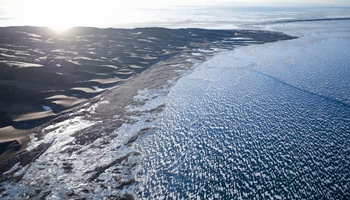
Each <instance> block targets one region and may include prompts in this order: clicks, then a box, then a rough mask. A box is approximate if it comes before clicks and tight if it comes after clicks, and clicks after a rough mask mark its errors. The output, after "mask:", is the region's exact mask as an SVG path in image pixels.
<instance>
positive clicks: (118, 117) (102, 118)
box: [1, 29, 293, 197]
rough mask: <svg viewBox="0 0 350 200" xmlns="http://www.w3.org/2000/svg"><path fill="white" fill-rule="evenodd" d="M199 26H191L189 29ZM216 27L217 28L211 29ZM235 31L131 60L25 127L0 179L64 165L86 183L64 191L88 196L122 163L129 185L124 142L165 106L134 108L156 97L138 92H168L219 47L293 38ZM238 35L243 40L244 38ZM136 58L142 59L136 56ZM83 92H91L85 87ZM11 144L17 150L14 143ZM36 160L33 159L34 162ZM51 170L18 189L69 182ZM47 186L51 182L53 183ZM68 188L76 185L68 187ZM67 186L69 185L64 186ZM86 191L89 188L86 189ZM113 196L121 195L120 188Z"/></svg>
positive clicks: (123, 180) (120, 182)
mask: <svg viewBox="0 0 350 200" xmlns="http://www.w3.org/2000/svg"><path fill="white" fill-rule="evenodd" d="M141 30H144V29H133V32H135V34H136V33H139V32H141ZM149 30H157V29H149ZM160 30H164V29H160ZM184 30H188V29H184ZM201 30H202V29H193V30H192V29H191V31H192V32H195V31H201ZM166 31H168V32H171V31H172V30H170V29H166ZM174 31H175V30H174ZM215 32H218V31H212V32H211V33H215ZM219 32H220V31H219ZM237 32H238V33H240V35H239V36H235V35H233V36H229V35H226V36H227V37H223V35H221V36H220V37H219V36H218V37H216V38H215V39H216V40H214V41H210V42H209V41H207V42H204V43H203V42H198V41H197V42H198V43H197V44H196V43H195V42H193V41H192V42H189V43H188V46H185V47H182V48H179V47H180V46H181V45H180V46H178V47H177V50H176V51H174V52H166V53H165V54H164V57H162V58H161V59H158V58H159V57H161V56H156V57H157V59H156V62H154V63H152V64H149V63H148V64H146V65H147V66H145V67H144V68H142V69H140V68H139V67H140V66H138V67H137V66H136V65H135V64H134V63H130V62H129V63H128V66H129V68H128V69H130V68H132V69H135V71H138V72H134V73H130V70H129V72H128V70H124V71H122V72H123V73H121V74H120V75H126V76H129V77H126V78H125V79H123V81H120V82H118V83H117V84H112V85H108V87H109V88H108V87H106V90H98V89H99V87H101V86H99V87H98V89H96V90H95V91H94V92H96V91H98V92H96V93H94V95H92V96H91V97H90V98H86V100H85V98H84V100H83V101H82V102H84V103H82V102H79V104H77V105H74V106H71V107H70V106H68V109H66V110H64V111H63V112H61V113H59V115H58V117H56V115H55V117H54V119H53V120H51V121H49V122H45V123H43V124H42V125H39V126H37V127H35V128H34V129H29V130H24V131H25V132H26V133H24V135H25V137H24V138H26V140H24V141H21V142H19V144H20V150H19V152H21V153H20V154H17V156H14V157H11V158H10V159H9V160H8V161H7V162H3V163H2V172H5V171H7V170H8V169H10V168H12V169H11V170H10V171H8V172H6V173H5V174H3V176H2V181H1V182H2V187H4V186H5V185H6V184H4V183H5V182H9V181H10V182H13V183H16V182H19V181H21V180H22V179H25V180H26V181H29V179H26V175H27V176H31V175H34V174H35V171H36V170H38V169H40V168H46V169H47V170H49V169H50V170H49V171H51V173H52V169H56V168H57V170H58V169H59V170H58V171H57V173H59V172H60V170H61V172H62V170H63V172H64V173H65V174H66V175H65V176H63V177H65V178H68V177H71V178H70V179H71V180H70V181H71V183H74V182H76V181H77V180H76V179H74V178H73V177H75V176H76V177H77V179H80V181H82V182H83V183H84V184H85V186H84V187H83V188H80V190H79V189H78V190H76V191H75V190H74V191H73V192H72V191H68V190H67V191H68V192H67V193H65V195H67V196H70V195H71V196H75V195H82V194H85V193H86V195H89V193H96V192H97V191H96V190H95V191H94V189H93V188H94V187H95V186H94V183H96V182H99V181H100V182H101V179H100V178H101V177H100V176H101V174H103V173H104V172H105V171H106V170H110V168H112V169H117V168H118V167H119V168H120V167H121V168H123V169H122V170H121V171H122V173H120V172H119V173H116V174H115V177H114V179H113V180H114V181H115V183H114V185H113V187H114V189H118V190H123V189H125V188H126V191H127V188H128V186H130V185H132V184H133V183H134V181H135V180H134V179H133V177H132V176H130V174H131V172H132V171H133V170H134V168H135V167H137V166H136V160H137V156H138V155H139V152H135V151H132V150H131V149H130V148H127V147H128V146H131V145H132V143H133V142H134V141H135V140H136V139H137V137H138V136H139V135H140V134H142V133H144V132H146V131H147V130H150V129H152V123H151V121H152V119H154V117H155V115H156V113H157V112H159V111H161V109H162V107H163V106H164V104H162V102H161V101H160V102H159V105H153V106H150V107H148V108H143V109H135V108H136V107H138V106H139V107H140V106H144V103H145V102H144V101H142V99H147V98H155V97H152V96H147V95H146V96H145V95H144V96H142V94H140V91H143V90H155V91H158V92H159V91H160V92H161V93H162V92H163V93H164V94H166V89H164V87H169V86H171V84H172V83H174V82H176V80H177V79H178V78H179V77H180V76H181V73H183V72H184V71H188V70H189V69H191V68H192V67H193V66H195V65H196V63H200V62H203V61H204V60H206V59H208V58H209V57H211V56H213V55H215V53H216V51H217V50H218V49H221V50H225V49H226V50H232V49H233V48H235V47H236V46H243V45H250V44H261V43H265V42H272V41H278V40H281V38H282V39H293V37H289V36H286V35H283V34H280V33H272V32H267V31H231V32H230V31H229V33H230V34H234V33H237ZM225 33H227V32H225ZM243 33H246V34H248V35H249V37H247V36H245V35H242V34H243ZM191 34H192V33H191ZM207 34H208V33H207ZM270 34H271V35H270ZM224 36H225V34H224ZM252 36H253V37H252ZM272 36H273V37H272ZM278 36H281V38H278ZM210 37H212V36H210ZM235 37H236V38H237V39H236V40H234V39H232V38H235ZM274 37H275V38H274ZM219 38H221V39H219ZM242 38H246V39H245V40H242ZM248 38H249V39H248ZM202 39H203V38H202ZM242 41H246V42H242ZM247 41H248V42H247ZM150 51H153V50H150ZM160 53H161V52H160ZM149 54H150V53H148V55H144V54H143V55H142V56H144V57H145V56H146V57H147V56H148V57H152V56H153V57H154V55H149ZM130 56H132V54H130ZM125 59H127V58H125ZM149 59H150V58H149ZM151 60H152V59H151ZM153 60H154V59H153ZM141 62H143V61H141ZM125 63H127V61H125V62H124V64H125ZM138 63H140V62H139V61H138ZM56 64H57V63H56ZM118 70H119V69H118ZM183 70H184V71H183ZM107 76H109V75H107ZM108 78H110V77H108ZM118 80H120V79H118ZM100 83H101V84H102V85H103V83H104V82H102V81H101V82H100ZM114 83H115V82H114ZM85 87H86V88H91V84H90V85H89V84H88V85H87V86H86V85H85ZM163 89H164V90H163ZM84 91H85V92H86V93H89V92H87V91H88V90H87V89H85V90H84ZM89 94H91V93H89ZM140 95H141V98H140V99H141V101H135V98H134V97H135V96H139V97H140ZM133 108H134V109H133ZM135 123H139V124H141V126H137V128H133V127H132V125H133V124H135ZM68 129H70V130H68ZM19 134H23V133H19ZM29 141H30V143H29V145H27V144H26V142H29ZM15 149H18V145H17V146H16V148H15ZM116 152H118V155H115V153H116ZM16 153H18V152H14V154H16ZM99 153H102V154H103V153H104V155H103V156H101V155H99ZM89 155H90V156H91V157H94V156H96V159H97V160H98V161H99V162H97V163H90V166H85V165H86V164H88V163H86V162H88V161H83V163H84V164H82V163H76V161H74V159H77V157H79V156H82V157H84V156H89ZM11 156H12V155H11ZM9 157H10V156H8V157H7V158H9ZM52 159H54V162H53V163H51V162H52ZM34 162H35V163H36V164H32V163H34ZM79 164H82V166H78V165H79ZM13 166H15V167H13ZM49 171H48V174H46V175H44V177H40V176H38V177H37V180H36V184H35V185H32V186H30V188H22V192H23V194H26V195H29V196H31V195H34V194H31V192H30V190H33V189H35V188H37V189H36V190H40V191H38V194H36V195H37V196H41V197H45V195H53V194H54V192H55V191H52V193H51V194H50V193H49V194H47V191H50V189H47V191H44V190H43V189H38V188H40V185H42V184H44V182H45V181H52V182H53V181H58V183H62V185H64V184H67V180H54V179H55V178H53V177H56V176H51V175H50V172H49ZM78 172H79V173H78ZM73 173H74V174H75V175H73V176H72V175H71V174H73ZM77 173H78V174H77ZM99 177H100V178H99ZM111 180H112V179H111V177H109V178H106V179H104V180H102V182H104V183H108V182H110V181H111ZM11 185H12V184H10V185H8V186H5V187H6V188H7V189H6V190H8V189H9V187H12V186H11ZM101 185H103V184H101ZM50 187H54V186H53V185H51V186H50ZM69 187H71V188H75V187H72V186H69ZM65 188H68V185H66V186H65ZM17 189H19V188H17ZM51 189H53V188H51ZM75 189H76V188H75ZM99 189H100V192H101V191H104V189H103V187H102V186H101V187H100V188H99ZM19 190H21V189H19ZM84 190H87V191H88V192H84ZM56 192H59V191H56ZM90 195H91V194H90ZM116 195H119V196H120V194H119V193H118V194H116ZM124 195H128V192H125V193H124ZM110 197H111V196H110Z"/></svg>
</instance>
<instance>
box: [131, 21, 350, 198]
mask: <svg viewBox="0 0 350 200" xmlns="http://www.w3.org/2000/svg"><path fill="white" fill-rule="evenodd" d="M263 28H267V29H269V30H278V31H284V32H286V33H289V34H292V35H298V36H300V38H299V39H295V40H290V41H282V42H276V43H271V44H263V45H253V46H247V47H240V48H237V49H236V50H234V51H229V52H222V53H220V54H219V55H217V56H215V57H213V58H212V59H210V60H208V61H206V62H205V63H203V64H201V65H200V66H198V67H197V68H196V69H195V70H194V71H193V72H191V73H189V74H188V75H186V76H184V77H183V78H181V79H180V80H179V81H178V83H177V84H175V86H174V87H172V88H171V90H170V92H169V94H168V96H167V97H166V99H165V102H166V107H165V110H164V112H163V113H162V114H161V115H160V117H159V119H158V121H157V127H158V128H157V129H155V130H152V131H149V132H148V133H147V134H145V135H144V136H143V137H142V138H141V139H139V141H138V146H137V148H138V149H139V150H140V151H142V152H143V153H144V159H143V162H142V167H141V168H140V172H139V174H138V181H140V183H139V185H138V188H137V189H136V193H137V194H138V195H139V197H140V198H141V199H164V198H165V199H267V198H274V199H282V198H286V199H300V198H302V199H304V198H308V199H322V198H326V199H333V198H334V199H348V198H350V159H349V158H350V142H349V141H350V131H349V130H350V81H349V80H350V66H349V63H350V53H349V46H350V21H349V20H345V21H329V22H304V23H300V22H299V23H287V24H284V25H281V24H276V25H272V26H264V27H263Z"/></svg>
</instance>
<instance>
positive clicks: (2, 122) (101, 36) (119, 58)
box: [0, 27, 292, 171]
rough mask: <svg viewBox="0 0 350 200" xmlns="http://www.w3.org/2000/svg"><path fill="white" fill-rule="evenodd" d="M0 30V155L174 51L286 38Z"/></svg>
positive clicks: (193, 31)
mask: <svg viewBox="0 0 350 200" xmlns="http://www.w3.org/2000/svg"><path fill="white" fill-rule="evenodd" d="M0 36H1V37H0V155H1V156H0V158H1V161H4V160H6V159H7V158H8V157H9V156H12V155H14V154H16V153H18V152H21V151H22V150H24V149H25V144H26V142H27V141H28V139H29V137H28V136H29V134H30V129H32V128H33V127H36V126H39V125H41V124H43V123H45V122H48V121H49V120H51V119H53V118H55V117H57V116H58V115H60V114H62V113H65V112H67V111H69V110H70V109H72V108H73V107H75V106H76V105H79V104H80V103H82V102H84V101H86V100H87V99H90V98H92V97H95V96H96V95H98V94H101V93H102V92H104V90H103V89H106V88H110V87H112V86H115V85H118V84H123V83H124V82H126V81H128V80H129V79H130V77H133V76H135V75H136V74H139V73H141V72H143V71H144V70H146V69H147V68H149V67H150V66H152V65H155V64H156V63H159V62H160V61H166V60H168V59H170V58H172V57H174V56H176V55H178V54H179V53H188V55H191V53H194V52H198V51H197V50H198V49H204V50H210V49H211V48H220V49H232V48H234V47H235V46H237V45H238V46H242V45H248V44H247V43H248V42H246V43H245V42H244V41H249V44H260V43H266V42H274V41H277V40H285V39H292V37H290V36H287V35H284V34H281V33H271V32H264V31H244V30H239V31H233V30H204V29H166V28H136V29H97V28H83V27H79V28H73V29H71V30H70V31H69V32H66V33H62V34H57V33H54V32H52V31H50V30H49V29H47V28H42V27H4V28H0ZM234 37H240V39H239V40H235V39H234ZM242 38H243V39H242ZM244 38H246V40H245V39H244ZM201 54H203V55H202V57H203V58H205V57H206V56H211V55H213V51H208V52H207V53H205V52H204V53H203V52H202V53H201ZM1 171H3V169H1Z"/></svg>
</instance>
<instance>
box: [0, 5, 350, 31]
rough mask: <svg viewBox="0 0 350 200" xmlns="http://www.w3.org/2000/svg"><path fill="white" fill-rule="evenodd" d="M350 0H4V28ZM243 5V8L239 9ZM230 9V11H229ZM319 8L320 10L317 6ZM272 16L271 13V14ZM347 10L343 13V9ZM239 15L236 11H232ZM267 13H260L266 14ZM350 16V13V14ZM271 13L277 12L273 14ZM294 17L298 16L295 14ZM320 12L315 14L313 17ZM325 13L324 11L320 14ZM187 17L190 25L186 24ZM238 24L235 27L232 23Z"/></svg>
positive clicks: (199, 21)
mask: <svg viewBox="0 0 350 200" xmlns="http://www.w3.org/2000/svg"><path fill="white" fill-rule="evenodd" d="M348 7H350V2H347V1H345V0H337V1H330V0H312V1H307V3H305V2H304V1H291V0H284V1H279V2H278V3H276V2H274V1H273V0H264V1H258V0H241V1H232V0H220V1H213V0H206V1H199V0H192V1H184V0H177V1H175V0H171V1H166V2H161V1H156V0H152V1H147V2H144V1H140V0H131V1H127V2H120V1H117V2H115V1H111V0H100V1H98V2H97V1H88V2H86V1H80V0H78V1H73V2H72V1H67V0H63V1H50V2H49V1H44V0H35V1H30V2H28V1H25V0H11V1H10V0H0V27H4V26H46V27H50V28H52V29H54V30H58V31H62V30H66V29H68V28H70V27H74V26H88V27H98V28H109V27H111V28H131V27H145V26H165V27H167V26H170V27H184V26H186V27H188V26H194V27H202V26H203V27H206V26H207V25H203V23H206V24H207V23H208V21H209V22H211V23H212V22H213V21H215V20H218V21H219V22H220V20H222V19H213V17H212V16H213V15H216V14H213V13H214V12H217V10H218V9H225V10H226V12H224V14H221V15H222V18H225V20H229V21H231V22H237V21H239V20H242V21H249V18H250V16H249V15H245V14H244V12H255V13H256V12H260V11H259V10H258V9H257V8H261V9H262V11H263V12H264V15H265V14H266V13H268V12H269V11H270V10H266V8H275V9H274V10H271V11H273V12H274V14H276V12H284V11H285V10H286V9H294V10H293V12H301V13H302V12H305V9H311V8H313V9H315V8H318V9H326V8H327V9H333V11H332V12H334V13H333V14H332V15H338V14H337V13H336V12H335V11H334V9H335V10H339V9H341V8H346V9H348ZM242 8H244V10H239V9H242ZM229 9H231V10H230V12H228V11H227V10H229ZM315 12H318V11H317V10H316V11H315ZM269 14H270V15H271V13H269ZM340 14H342V16H343V14H344V13H342V12H341V13H340ZM234 15H235V16H234ZM267 15H268V14H266V16H263V17H262V18H267V17H268V16H267ZM346 16H350V15H346ZM270 17H276V16H274V15H272V16H270ZM294 17H296V16H294ZM315 17H316V16H315ZM317 17H322V16H317ZM187 22H188V24H186V23H187ZM232 27H233V28H235V26H231V27H230V28H232Z"/></svg>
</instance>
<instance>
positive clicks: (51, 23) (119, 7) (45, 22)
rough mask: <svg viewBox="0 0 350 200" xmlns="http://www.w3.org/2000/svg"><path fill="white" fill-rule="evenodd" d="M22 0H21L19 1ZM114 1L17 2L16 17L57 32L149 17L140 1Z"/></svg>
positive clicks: (136, 20)
mask: <svg viewBox="0 0 350 200" xmlns="http://www.w3.org/2000/svg"><path fill="white" fill-rule="evenodd" d="M17 1H19V0H17ZM117 2H118V1H111V0H100V1H82V0H75V1H70V0H60V1H58V0H53V1H47V0H33V1H24V2H23V3H21V4H17V5H16V12H15V13H14V15H15V17H16V18H18V19H20V20H21V21H22V23H23V24H30V25H34V26H47V27H49V28H51V29H53V30H55V31H58V32H61V31H65V30H67V29H69V28H71V27H74V26H99V27H108V26H110V25H111V21H113V23H114V24H115V25H120V24H127V23H134V22H139V21H142V20H148V18H147V16H145V15H144V14H143V13H142V12H141V11H140V10H138V8H139V7H140V6H141V5H140V4H134V5H133V4H132V3H136V1H127V2H124V3H123V2H120V3H119V4H118V3H117Z"/></svg>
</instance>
